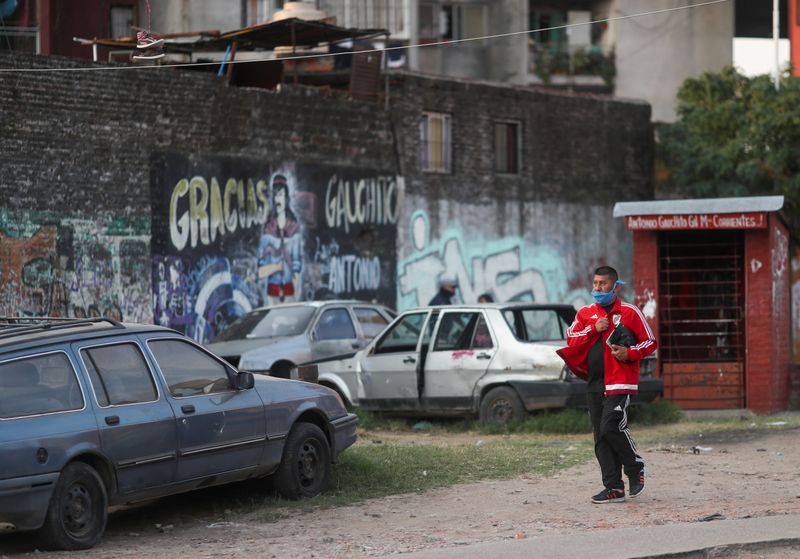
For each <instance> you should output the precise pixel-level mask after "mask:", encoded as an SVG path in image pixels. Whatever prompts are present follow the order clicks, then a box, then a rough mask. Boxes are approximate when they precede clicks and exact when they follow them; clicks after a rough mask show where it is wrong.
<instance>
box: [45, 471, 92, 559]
mask: <svg viewBox="0 0 800 559" xmlns="http://www.w3.org/2000/svg"><path fill="white" fill-rule="evenodd" d="M107 520H108V493H107V492H106V486H105V485H104V484H103V480H102V479H100V476H99V475H98V473H97V472H96V471H95V469H94V468H92V467H91V466H89V465H88V464H84V463H83V462H72V463H71V464H67V466H66V467H65V468H64V469H63V470H62V471H61V475H60V476H59V477H58V483H57V484H56V487H55V489H54V490H53V495H52V496H51V497H50V505H49V507H48V509H47V516H46V517H45V522H44V525H43V526H42V529H41V530H40V535H41V537H42V540H43V542H44V544H45V547H47V548H48V549H64V550H77V549H89V548H90V547H94V545H95V544H96V543H97V542H98V541H99V540H100V537H101V536H102V535H103V532H104V531H105V529H106V521H107Z"/></svg>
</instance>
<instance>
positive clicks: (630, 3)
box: [612, 0, 734, 122]
mask: <svg viewBox="0 0 800 559" xmlns="http://www.w3.org/2000/svg"><path fill="white" fill-rule="evenodd" d="M693 3H696V2H692V1H690V0H649V1H648V2H642V1H641V0H616V5H615V8H614V10H613V11H612V16H614V17H616V16H623V15H628V14H635V13H641V12H644V11H655V10H663V9H666V8H673V7H678V6H686V5H690V4H693ZM733 10H734V3H733V2H724V3H722V4H714V5H711V6H704V7H701V8H695V9H688V10H680V11H674V12H667V13H662V14H655V15H651V16H646V17H639V18H633V19H626V20H619V21H615V22H613V23H612V25H613V26H614V37H615V39H616V63H617V79H616V90H615V94H616V95H617V96H619V97H624V98H630V99H646V100H647V101H648V102H649V103H650V104H651V105H652V107H653V120H654V121H656V122H674V121H675V118H676V115H675V108H676V100H675V95H676V93H677V91H678V88H679V87H680V85H681V84H682V83H683V81H684V80H685V79H686V78H689V77H695V76H698V75H699V74H701V73H702V72H707V71H708V72H718V71H719V70H720V69H722V67H723V66H725V65H726V64H731V63H732V61H733V23H734V18H733Z"/></svg>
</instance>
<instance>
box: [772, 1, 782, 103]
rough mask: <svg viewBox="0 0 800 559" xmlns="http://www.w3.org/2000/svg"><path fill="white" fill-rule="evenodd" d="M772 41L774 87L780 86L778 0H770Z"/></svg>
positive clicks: (778, 87)
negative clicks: (773, 49) (773, 50)
mask: <svg viewBox="0 0 800 559" xmlns="http://www.w3.org/2000/svg"><path fill="white" fill-rule="evenodd" d="M772 42H773V46H774V47H775V68H774V69H773V72H774V75H775V89H776V90H777V89H780V88H781V67H780V61H779V59H778V46H779V44H780V8H779V7H778V0H772Z"/></svg>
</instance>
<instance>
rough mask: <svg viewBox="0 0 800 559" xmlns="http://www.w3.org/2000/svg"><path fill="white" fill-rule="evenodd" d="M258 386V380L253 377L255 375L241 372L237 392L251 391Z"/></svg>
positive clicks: (237, 376)
mask: <svg viewBox="0 0 800 559" xmlns="http://www.w3.org/2000/svg"><path fill="white" fill-rule="evenodd" d="M255 385H256V380H255V378H254V377H253V373H249V372H247V371H240V372H239V374H238V375H236V389H237V390H250V389H251V388H253V387H254V386H255Z"/></svg>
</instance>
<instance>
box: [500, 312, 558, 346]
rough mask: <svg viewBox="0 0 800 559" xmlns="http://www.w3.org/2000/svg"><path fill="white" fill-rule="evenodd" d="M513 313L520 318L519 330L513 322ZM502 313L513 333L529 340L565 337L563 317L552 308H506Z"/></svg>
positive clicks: (556, 339) (538, 340)
mask: <svg viewBox="0 0 800 559" xmlns="http://www.w3.org/2000/svg"><path fill="white" fill-rule="evenodd" d="M515 313H516V314H517V316H519V318H520V319H521V320H520V321H519V325H520V326H521V327H522V328H524V332H519V331H518V329H517V328H516V327H515V324H514V315H515ZM503 315H504V316H505V319H506V322H508V324H509V326H511V330H512V331H513V332H514V333H515V335H516V336H517V337H518V338H520V339H522V340H525V341H529V342H543V341H559V340H564V339H565V330H566V325H565V323H564V320H563V318H561V317H560V316H559V314H558V313H557V312H556V311H555V310H553V309H521V310H506V311H505V312H504V313H503Z"/></svg>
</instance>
